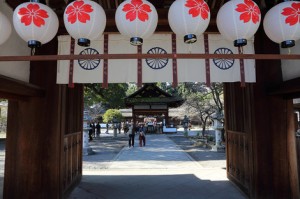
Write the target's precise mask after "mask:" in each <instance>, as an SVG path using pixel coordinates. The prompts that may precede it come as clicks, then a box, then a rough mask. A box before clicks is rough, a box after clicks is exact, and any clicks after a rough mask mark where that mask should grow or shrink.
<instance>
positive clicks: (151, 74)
mask: <svg viewBox="0 0 300 199" xmlns="http://www.w3.org/2000/svg"><path fill="white" fill-rule="evenodd" d="M58 39H59V45H58V54H59V55H66V54H70V42H71V37H70V36H59V37H58ZM204 44H205V43H204V37H203V36H198V40H197V42H196V43H194V44H185V43H184V42H183V38H181V37H178V36H177V37H176V48H177V53H192V54H193V53H195V54H196V53H201V54H203V53H205V48H204ZM208 45H209V53H210V54H213V53H218V54H228V53H233V54H238V49H237V48H236V47H234V46H233V42H229V41H227V40H225V39H223V38H222V37H221V35H220V34H209V35H208ZM103 46H104V37H103V36H102V37H101V39H99V40H95V41H91V46H90V47H88V48H87V47H80V46H78V45H77V44H76V45H75V52H74V53H75V54H80V53H86V54H91V53H100V54H103V52H104V47H103ZM243 51H244V53H245V54H246V53H249V54H254V45H253V40H250V41H248V44H247V45H246V46H244V47H243ZM108 53H109V54H135V53H137V47H136V46H132V45H130V43H129V38H127V37H124V36H122V35H120V34H109V35H108ZM142 53H143V54H146V53H152V54H161V53H166V54H171V53H172V34H154V35H153V36H151V37H150V38H148V39H145V40H144V44H143V45H142ZM69 66H70V61H69V60H67V61H65V60H63V61H58V68H57V83H58V84H68V82H69ZM244 66H245V82H255V60H249V59H247V60H246V59H245V60H244ZM205 68H206V66H205V60H204V59H177V74H178V82H206V70H205ZM210 79H211V82H237V81H241V76H240V61H239V60H234V59H228V60H225V59H211V60H210ZM73 82H74V83H102V82H103V60H99V59H97V60H90V61H86V60H79V61H78V60H74V74H73ZM125 82H137V59H124V60H119V59H110V60H108V83H125ZM142 82H143V83H148V82H173V67H172V59H164V58H162V59H143V60H142Z"/></svg>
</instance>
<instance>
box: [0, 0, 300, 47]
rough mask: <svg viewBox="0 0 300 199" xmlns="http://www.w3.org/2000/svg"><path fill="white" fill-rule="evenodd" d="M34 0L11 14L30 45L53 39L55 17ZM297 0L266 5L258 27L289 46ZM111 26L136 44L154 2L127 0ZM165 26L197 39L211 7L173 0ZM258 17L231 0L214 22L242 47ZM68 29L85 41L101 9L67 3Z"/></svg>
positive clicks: (151, 19) (87, 0)
mask: <svg viewBox="0 0 300 199" xmlns="http://www.w3.org/2000/svg"><path fill="white" fill-rule="evenodd" d="M37 1H38V0H33V1H31V2H27V3H22V4H21V5H19V6H18V7H17V8H16V9H15V11H14V14H13V24H14V27H15V29H16V32H17V33H18V34H19V35H20V37H21V38H22V39H24V40H25V41H27V42H28V46H29V47H31V48H35V47H39V46H40V45H42V44H45V43H47V42H49V41H50V40H52V39H53V38H54V36H55V35H56V33H57V31H58V26H59V23H58V18H57V16H56V14H55V13H54V12H53V11H52V9H50V8H49V7H48V6H46V5H43V4H41V3H39V2H37ZM299 13H300V2H297V1H285V2H282V3H280V4H278V5H276V6H275V7H273V8H271V9H270V10H269V11H268V13H267V14H266V16H265V18H264V22H263V27H264V30H265V33H266V35H267V36H268V37H269V38H270V39H271V40H272V41H274V42H277V43H281V47H292V46H293V45H295V40H298V39H299V38H300V27H299V25H300V14H299ZM115 20H116V26H117V28H118V30H119V32H120V33H121V34H122V35H125V36H128V37H130V43H131V44H132V45H141V44H142V43H143V39H145V38H147V37H149V36H150V35H152V34H153V32H154V31H155V29H156V26H157V22H158V15H157V12H156V9H155V7H154V6H153V5H152V4H151V3H150V2H148V1H146V0H126V1H124V2H123V3H121V4H120V5H119V6H118V8H117V10H116V16H115ZM168 20H169V25H170V27H171V29H172V31H173V32H174V33H175V34H177V35H182V36H183V37H184V42H185V43H194V42H195V41H197V35H201V34H202V33H203V32H205V30H206V29H207V27H208V25H209V21H210V9H209V6H208V5H207V3H206V2H205V1H204V0H176V1H174V2H173V4H172V5H171V7H170V9H169V13H168ZM260 22H261V13H260V9H259V7H258V6H257V5H256V4H255V2H254V1H252V0H230V1H228V2H227V3H225V4H224V5H223V6H222V7H221V8H220V10H219V12H218V14H217V27H218V29H219V32H220V33H221V35H222V36H223V37H224V38H226V39H228V40H231V41H233V42H234V46H238V47H241V46H244V45H246V44H247V40H248V39H250V38H252V37H253V36H254V34H255V33H256V31H257V29H258V27H259V25H260ZM64 24H65V27H66V30H67V32H68V33H69V34H70V35H71V36H72V37H73V38H74V39H77V41H78V44H79V45H82V46H89V44H90V40H93V39H96V38H98V37H99V36H101V35H102V34H103V31H104V29H105V26H106V15H105V12H104V10H103V8H102V7H101V6H100V5H99V4H97V3H95V2H94V1H91V0H77V1H73V2H71V3H70V4H69V5H68V6H67V7H66V9H65V12H64ZM10 32H11V25H10V23H9V20H8V19H7V18H6V17H5V16H4V15H3V14H1V13H0V33H1V34H0V35H1V37H0V44H2V43H4V42H5V40H6V39H7V38H8V37H9V35H10Z"/></svg>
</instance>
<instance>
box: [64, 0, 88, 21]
mask: <svg viewBox="0 0 300 199" xmlns="http://www.w3.org/2000/svg"><path fill="white" fill-rule="evenodd" d="M91 12H93V8H92V6H91V5H90V4H85V3H84V1H80V0H79V1H75V2H74V3H73V4H72V5H70V6H68V8H67V10H66V14H67V15H68V22H70V23H71V24H73V23H75V22H76V21H77V20H78V21H80V22H81V23H86V22H87V21H89V20H90V19H91V18H90V15H89V14H88V13H91Z"/></svg>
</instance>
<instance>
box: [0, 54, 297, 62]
mask: <svg viewBox="0 0 300 199" xmlns="http://www.w3.org/2000/svg"><path fill="white" fill-rule="evenodd" d="M147 58H153V59H161V58H168V59H173V58H176V59H214V58H218V59H258V60H281V59H291V60H295V59H300V54H299V55H298V54H201V53H196V54H182V53H179V54H95V55H34V56H0V61H56V60H79V59H147Z"/></svg>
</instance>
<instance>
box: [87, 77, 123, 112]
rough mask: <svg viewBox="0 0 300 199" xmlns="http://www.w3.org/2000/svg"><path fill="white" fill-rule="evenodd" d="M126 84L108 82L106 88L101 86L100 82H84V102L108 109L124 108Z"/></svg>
mask: <svg viewBox="0 0 300 199" xmlns="http://www.w3.org/2000/svg"><path fill="white" fill-rule="evenodd" d="M127 89H128V84H126V83H124V84H109V85H108V88H107V89H104V88H102V87H101V84H85V86H84V103H85V105H88V106H91V105H93V104H98V103H99V102H101V103H102V105H103V106H104V107H105V108H107V109H109V108H111V109H120V108H124V107H125V104H124V99H125V97H126V91H127Z"/></svg>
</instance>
